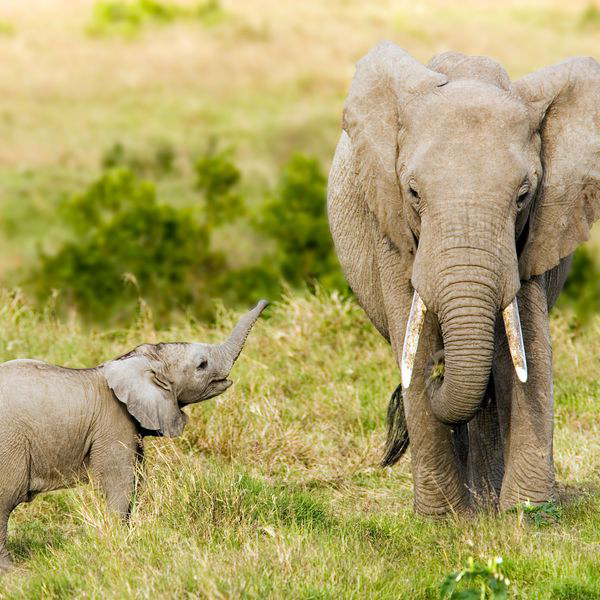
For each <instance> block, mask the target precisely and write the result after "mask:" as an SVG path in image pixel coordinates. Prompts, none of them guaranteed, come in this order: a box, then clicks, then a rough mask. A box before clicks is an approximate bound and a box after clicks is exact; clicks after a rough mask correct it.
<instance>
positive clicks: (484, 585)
mask: <svg viewBox="0 0 600 600" xmlns="http://www.w3.org/2000/svg"><path fill="white" fill-rule="evenodd" d="M501 564H502V559H501V558H495V559H491V558H490V559H489V560H488V561H487V562H486V563H485V564H483V563H480V562H475V559H474V558H473V557H472V556H470V557H469V558H468V559H467V562H466V564H465V567H464V568H463V569H461V570H460V571H456V572H455V573H451V574H450V575H447V576H446V577H445V579H444V581H442V583H441V585H440V597H441V598H442V600H485V599H486V598H490V599H492V600H506V598H508V586H509V585H510V581H509V580H508V578H507V577H505V575H504V574H503V573H502V569H501V566H500V565H501ZM461 582H463V583H468V584H476V585H477V588H475V587H470V588H464V589H460V590H459V589H458V588H459V586H460V584H461Z"/></svg>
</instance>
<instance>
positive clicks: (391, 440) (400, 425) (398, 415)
mask: <svg viewBox="0 0 600 600" xmlns="http://www.w3.org/2000/svg"><path fill="white" fill-rule="evenodd" d="M408 442H409V439H408V428H407V427H406V415H405V414H404V401H403V399H402V384H400V385H399V386H398V387H397V388H396V389H395V390H394V393H393V394H392V397H391V398H390V403H389V405H388V410H387V441H386V443H385V450H384V453H383V460H382V461H381V466H382V467H390V466H391V465H394V464H396V463H397V462H398V461H399V460H400V459H401V458H402V456H403V454H404V453H405V452H406V449H407V448H408Z"/></svg>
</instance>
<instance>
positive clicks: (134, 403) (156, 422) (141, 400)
mask: <svg viewBox="0 0 600 600" xmlns="http://www.w3.org/2000/svg"><path fill="white" fill-rule="evenodd" d="M102 370H103V372H104V376H105V377H106V381H107V383H108V386H109V387H110V389H111V390H112V391H113V392H114V394H115V396H116V397H117V398H118V399H119V400H120V401H121V402H122V403H123V404H125V406H126V407H127V411H128V412H129V414H130V415H131V416H132V417H133V418H134V419H135V420H136V421H137V422H138V423H139V424H140V425H141V426H142V427H143V428H144V429H148V430H150V431H158V432H160V433H161V434H162V435H165V436H167V437H174V436H177V435H180V434H181V432H182V431H183V428H184V427H185V424H186V423H187V415H186V414H185V413H183V412H182V411H181V410H180V409H179V405H178V404H177V398H176V397H175V393H174V391H173V388H172V385H171V383H170V382H169V380H168V379H167V377H166V375H165V374H164V372H163V370H162V366H161V364H160V363H159V362H158V361H155V360H152V359H150V358H148V357H147V356H144V355H143V354H141V355H139V354H132V355H126V356H125V357H123V358H118V359H116V360H111V361H109V362H107V363H104V365H102Z"/></svg>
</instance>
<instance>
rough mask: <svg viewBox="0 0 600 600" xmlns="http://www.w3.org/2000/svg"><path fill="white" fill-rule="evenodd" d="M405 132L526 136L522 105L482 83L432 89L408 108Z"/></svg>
mask: <svg viewBox="0 0 600 600" xmlns="http://www.w3.org/2000/svg"><path fill="white" fill-rule="evenodd" d="M409 112H410V117H409V119H408V123H407V125H408V127H409V129H415V130H421V131H423V130H431V131H435V132H438V133H440V134H446V135H450V134H452V133H453V132H454V133H455V134H456V133H458V132H470V133H476V132H486V133H491V132H495V133H498V134H499V133H501V132H504V133H505V134H508V133H510V132H513V133H514V134H516V135H518V136H525V137H526V136H528V135H529V120H528V116H527V109H526V107H525V105H524V104H523V103H522V102H520V101H519V100H518V99H517V98H516V97H514V96H513V95H511V94H510V93H509V92H507V91H505V90H502V89H500V88H499V87H497V86H495V85H491V84H488V83H485V82H482V81H471V80H459V81H451V82H449V83H448V84H447V85H444V86H442V87H439V88H436V89H435V91H434V92H432V93H429V94H427V95H425V96H424V97H422V98H421V99H420V101H419V102H415V103H413V106H411V107H409Z"/></svg>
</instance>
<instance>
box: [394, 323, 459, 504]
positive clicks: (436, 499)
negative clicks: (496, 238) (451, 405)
mask: <svg viewBox="0 0 600 600" xmlns="http://www.w3.org/2000/svg"><path fill="white" fill-rule="evenodd" d="M439 343H440V338H439V334H438V333H437V321H436V319H435V316H433V315H428V316H427V317H426V319H425V324H424V326H423V332H422V334H421V339H420V343H419V351H418V352H417V356H416V358H415V365H414V370H413V376H412V380H411V384H410V387H409V388H408V390H404V397H405V400H404V406H405V412H406V422H407V426H408V435H409V439H410V449H411V462H412V472H413V480H414V489H415V510H416V511H417V512H420V513H423V514H428V515H441V514H445V513H448V512H455V513H460V512H464V511H465V510H467V509H468V508H469V506H470V504H471V502H470V494H469V490H468V486H467V479H466V475H467V473H466V469H465V463H464V460H461V457H460V456H459V454H460V448H459V445H460V441H459V440H458V439H456V436H455V434H454V433H453V431H452V428H451V427H449V426H448V425H444V424H443V423H441V422H440V421H439V420H438V419H437V418H436V417H435V416H434V415H433V413H432V411H431V405H430V402H429V396H428V394H427V390H426V383H427V377H428V375H429V374H428V369H427V364H428V363H430V360H431V357H432V356H433V355H434V354H435V353H436V351H437V350H438V347H437V346H438V345H439Z"/></svg>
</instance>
